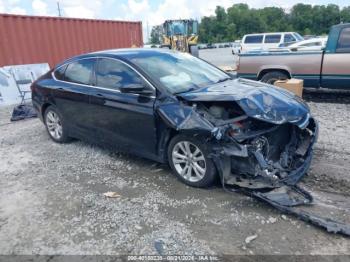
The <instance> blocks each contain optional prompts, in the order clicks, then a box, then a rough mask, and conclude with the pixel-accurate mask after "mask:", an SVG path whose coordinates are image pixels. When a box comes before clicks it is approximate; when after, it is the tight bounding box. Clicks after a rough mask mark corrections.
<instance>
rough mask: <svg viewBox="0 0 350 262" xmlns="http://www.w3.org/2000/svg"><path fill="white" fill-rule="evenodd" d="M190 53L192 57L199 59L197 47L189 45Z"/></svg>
mask: <svg viewBox="0 0 350 262" xmlns="http://www.w3.org/2000/svg"><path fill="white" fill-rule="evenodd" d="M190 53H191V55H193V56H194V57H199V50H198V46H197V45H191V46H190Z"/></svg>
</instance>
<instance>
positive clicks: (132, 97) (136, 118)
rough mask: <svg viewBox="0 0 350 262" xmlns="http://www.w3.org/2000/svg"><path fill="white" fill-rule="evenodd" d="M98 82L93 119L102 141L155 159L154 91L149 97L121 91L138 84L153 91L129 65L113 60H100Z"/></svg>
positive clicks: (92, 97) (94, 92)
mask: <svg viewBox="0 0 350 262" xmlns="http://www.w3.org/2000/svg"><path fill="white" fill-rule="evenodd" d="M95 81H96V84H95V85H96V86H95V88H94V90H93V91H92V93H91V97H90V106H91V116H90V117H91V121H92V122H93V125H94V128H95V130H96V134H97V136H98V138H99V139H100V141H102V142H103V143H104V144H108V145H110V146H113V147H116V148H120V149H122V150H127V151H130V152H135V153H140V154H141V155H147V156H148V155H149V154H154V155H155V154H156V126H155V119H154V110H153V107H154V102H155V90H154V92H153V93H152V94H147V95H142V94H136V93H126V92H122V91H121V88H123V87H124V88H127V87H128V86H132V85H135V84H138V85H140V84H143V85H145V86H147V88H150V89H151V87H150V86H149V85H147V83H145V81H144V80H143V78H142V77H141V76H140V75H139V74H138V73H137V72H136V71H135V70H134V69H132V68H131V67H130V66H129V65H127V64H125V63H124V62H122V61H119V60H116V59H113V58H100V59H99V60H98V63H97V67H96V71H95ZM124 91H125V90H124Z"/></svg>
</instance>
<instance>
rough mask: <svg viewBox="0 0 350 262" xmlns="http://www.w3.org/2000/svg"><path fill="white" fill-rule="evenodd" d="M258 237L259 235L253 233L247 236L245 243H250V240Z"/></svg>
mask: <svg viewBox="0 0 350 262" xmlns="http://www.w3.org/2000/svg"><path fill="white" fill-rule="evenodd" d="M257 237H258V235H256V234H255V235H252V236H249V237H246V239H245V243H246V244H249V243H250V242H252V241H253V240H254V239H256V238H257Z"/></svg>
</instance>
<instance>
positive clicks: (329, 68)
mask: <svg viewBox="0 0 350 262" xmlns="http://www.w3.org/2000/svg"><path fill="white" fill-rule="evenodd" d="M334 41H336V39H334ZM327 48H328V47H327ZM321 77H322V79H321V86H322V87H324V88H337V89H348V90H350V27H345V28H343V29H341V30H340V35H339V38H338V40H337V45H336V49H335V50H330V49H326V50H325V53H324V58H323V68H322V75H321Z"/></svg>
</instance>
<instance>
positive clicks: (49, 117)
mask: <svg viewBox="0 0 350 262" xmlns="http://www.w3.org/2000/svg"><path fill="white" fill-rule="evenodd" d="M44 122H45V126H46V129H47V132H48V133H49V135H50V137H51V139H52V140H53V141H55V142H57V143H65V142H68V141H69V137H68V132H67V129H66V126H65V125H64V120H63V117H62V115H61V114H60V113H59V112H58V110H57V108H56V107H54V106H49V107H48V108H47V109H46V110H45V114H44Z"/></svg>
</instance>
